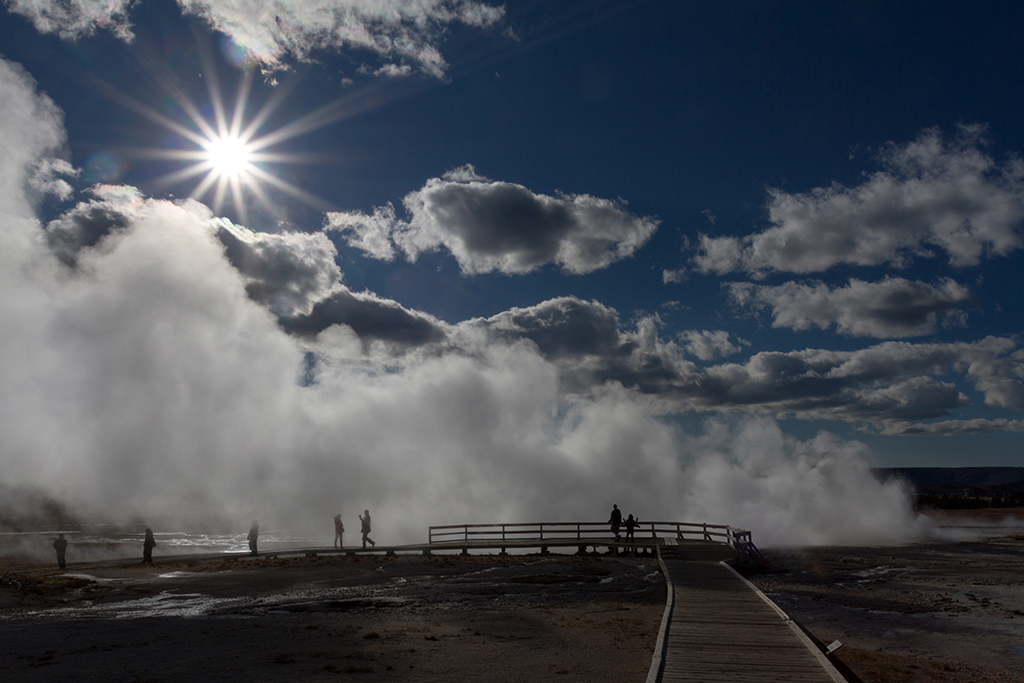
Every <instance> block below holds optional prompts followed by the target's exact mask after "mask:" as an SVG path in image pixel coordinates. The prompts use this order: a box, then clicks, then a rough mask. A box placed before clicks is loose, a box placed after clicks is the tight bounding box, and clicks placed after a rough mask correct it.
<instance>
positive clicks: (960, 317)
mask: <svg viewBox="0 0 1024 683" xmlns="http://www.w3.org/2000/svg"><path fill="white" fill-rule="evenodd" d="M725 287H726V290H727V291H728V292H729V295H730V297H731V298H732V300H733V302H734V303H735V304H736V305H737V306H750V307H752V308H754V309H765V308H770V309H771V311H772V327H788V328H790V329H794V330H808V329H811V328H814V327H818V328H820V329H823V330H827V329H830V328H831V327H832V326H835V328H836V331H838V332H839V333H840V334H848V335H850V336H854V337H877V338H883V339H884V338H899V337H915V336H920V335H925V334H931V333H932V332H934V331H935V328H936V326H937V325H938V324H940V323H941V324H945V325H947V326H951V325H963V324H964V323H965V321H966V313H965V312H964V311H962V310H961V307H962V306H964V305H966V304H968V303H970V301H971V293H970V291H969V290H968V289H967V288H966V287H964V286H962V285H960V284H957V282H956V281H954V280H952V279H950V278H943V279H942V280H940V281H939V282H938V283H937V284H935V285H930V284H927V283H924V282H914V281H910V280H904V279H903V278H894V277H887V278H885V279H884V280H882V281H880V282H864V281H863V280H857V279H855V278H851V279H850V281H849V283H848V284H847V285H846V286H845V287H836V288H832V287H829V286H828V285H827V284H825V283H822V282H813V283H797V282H787V283H785V284H783V285H779V286H777V287H768V286H761V285H755V284H752V283H747V282H736V283H730V284H728V285H726V286H725Z"/></svg>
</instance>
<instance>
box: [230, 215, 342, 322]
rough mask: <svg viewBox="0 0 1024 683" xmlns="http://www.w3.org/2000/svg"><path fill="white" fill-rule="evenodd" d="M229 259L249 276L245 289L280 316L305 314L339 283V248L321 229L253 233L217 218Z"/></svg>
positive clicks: (253, 297)
mask: <svg viewBox="0 0 1024 683" xmlns="http://www.w3.org/2000/svg"><path fill="white" fill-rule="evenodd" d="M216 223H217V237H218V239H220V241H221V243H222V244H223V245H224V248H225V252H226V254H227V257H228V261H230V262H231V264H232V265H233V266H235V268H237V269H238V270H239V271H240V272H241V273H243V274H244V275H245V276H246V278H247V283H246V291H247V292H248V293H249V296H250V297H252V299H253V300H254V301H258V302H260V303H263V304H265V305H266V306H267V307H268V308H270V310H271V311H273V312H274V314H275V315H277V316H279V317H293V316H296V315H303V314H308V313H310V312H311V311H312V309H313V305H314V304H315V303H316V302H317V301H320V300H321V299H324V298H326V297H327V296H329V295H330V294H331V292H333V291H334V290H335V289H336V288H338V286H339V284H340V282H341V269H340V268H339V267H338V264H337V263H336V262H335V257H336V256H337V251H336V250H335V248H334V244H332V243H331V241H330V240H329V239H328V238H327V236H326V235H324V234H323V233H300V232H288V233H281V234H273V235H271V234H267V233H256V232H252V231H251V230H249V229H248V228H245V227H242V226H238V225H234V224H232V223H231V222H230V221H228V220H226V219H218V220H217V221H216Z"/></svg>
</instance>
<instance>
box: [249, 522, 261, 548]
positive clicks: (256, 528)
mask: <svg viewBox="0 0 1024 683" xmlns="http://www.w3.org/2000/svg"><path fill="white" fill-rule="evenodd" d="M259 537H260V525H259V523H258V522H257V521H256V520H255V519H254V520H252V526H251V527H249V537H248V538H249V552H251V553H252V554H253V555H256V554H258V553H257V552H256V539H258V538H259Z"/></svg>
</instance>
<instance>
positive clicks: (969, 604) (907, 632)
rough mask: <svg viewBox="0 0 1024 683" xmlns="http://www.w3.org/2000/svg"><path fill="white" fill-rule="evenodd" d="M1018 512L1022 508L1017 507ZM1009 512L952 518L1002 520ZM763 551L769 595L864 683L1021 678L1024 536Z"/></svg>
mask: <svg viewBox="0 0 1024 683" xmlns="http://www.w3.org/2000/svg"><path fill="white" fill-rule="evenodd" d="M1016 512H1017V514H1021V513H1024V511H1016ZM1006 515H1007V513H1006V512H1005V511H986V512H971V513H966V512H965V513H958V514H955V515H953V514H951V515H950V516H953V517H959V518H960V519H961V520H964V519H965V518H973V519H974V520H976V521H977V522H979V523H982V524H986V523H990V524H992V525H993V526H998V523H999V522H998V521H997V520H1001V519H1003V518H1005V517H1006ZM989 534H991V535H988V534H986V537H985V538H976V539H975V540H968V541H961V542H942V543H918V544H911V545H904V546H898V547H856V548H849V547H816V548H799V549H795V548H794V549H775V550H769V551H767V553H766V554H767V556H768V559H769V561H770V563H771V571H768V572H764V573H759V574H753V575H750V576H748V578H749V579H750V580H751V581H753V582H754V583H755V584H756V585H757V586H758V587H759V588H760V589H761V590H762V591H764V592H765V593H766V594H767V595H768V597H770V598H771V599H772V600H773V601H775V603H776V604H778V605H779V606H780V607H781V608H782V609H783V610H785V611H786V612H787V613H788V614H789V615H790V616H791V617H792V618H794V619H795V620H797V621H798V622H800V623H801V624H802V625H803V626H804V627H805V628H807V630H808V631H810V632H811V634H812V635H814V636H815V637H816V638H818V639H819V640H820V641H822V642H824V643H826V644H828V643H831V642H832V641H835V640H839V641H840V642H841V643H842V647H841V648H840V649H839V650H838V651H837V652H836V656H837V657H838V658H839V659H840V660H841V661H842V662H843V663H845V664H846V665H848V666H849V667H850V669H852V670H853V671H854V672H855V673H856V674H857V675H858V676H859V677H860V678H861V680H863V681H864V682H865V683H876V682H877V683H882V682H885V683H895V682H907V683H932V682H938V681H943V682H946V683H961V682H963V683H967V682H970V683H985V682H997V681H998V682H1018V681H1020V682H1024V535H1021V534H1017V533H1008V534H1006V535H999V534H998V531H996V532H995V533H992V532H989Z"/></svg>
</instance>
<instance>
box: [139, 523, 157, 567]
mask: <svg viewBox="0 0 1024 683" xmlns="http://www.w3.org/2000/svg"><path fill="white" fill-rule="evenodd" d="M155 545H156V539H155V538H153V530H152V529H150V528H149V527H146V539H145V540H144V541H142V564H153V547H154V546H155Z"/></svg>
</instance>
